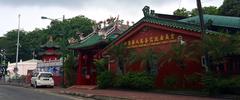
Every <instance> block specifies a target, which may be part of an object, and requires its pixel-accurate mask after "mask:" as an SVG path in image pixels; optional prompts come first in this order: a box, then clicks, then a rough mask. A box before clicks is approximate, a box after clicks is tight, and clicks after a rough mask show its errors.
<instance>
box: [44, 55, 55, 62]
mask: <svg viewBox="0 0 240 100" xmlns="http://www.w3.org/2000/svg"><path fill="white" fill-rule="evenodd" d="M55 59H58V56H57V55H43V56H42V60H43V61H49V60H55Z"/></svg>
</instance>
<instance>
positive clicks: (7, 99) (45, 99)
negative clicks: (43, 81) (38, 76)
mask: <svg viewBox="0 0 240 100" xmlns="http://www.w3.org/2000/svg"><path fill="white" fill-rule="evenodd" d="M0 100H85V99H82V98H75V97H72V96H66V95H60V94H54V93H50V92H46V91H41V90H38V89H32V88H23V87H16V86H9V85H0Z"/></svg>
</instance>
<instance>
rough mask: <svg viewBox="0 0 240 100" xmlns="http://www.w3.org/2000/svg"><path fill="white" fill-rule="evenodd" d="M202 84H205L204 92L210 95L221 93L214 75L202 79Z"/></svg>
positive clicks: (207, 74)
mask: <svg viewBox="0 0 240 100" xmlns="http://www.w3.org/2000/svg"><path fill="white" fill-rule="evenodd" d="M202 82H203V84H204V87H205V88H204V91H206V92H207V93H208V94H209V95H216V94H217V93H218V92H219V89H218V84H217V82H218V79H217V78H216V77H214V75H213V74H212V73H206V74H205V75H203V77H202Z"/></svg>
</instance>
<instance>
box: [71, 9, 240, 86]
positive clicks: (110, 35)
mask: <svg viewBox="0 0 240 100" xmlns="http://www.w3.org/2000/svg"><path fill="white" fill-rule="evenodd" d="M143 14H144V17H143V18H142V19H140V20H139V21H138V22H136V23H135V24H133V25H132V26H131V27H128V26H129V25H128V24H127V25H123V24H122V23H121V22H120V21H119V20H118V18H116V19H112V20H111V21H110V22H109V24H108V25H106V24H104V26H103V27H102V26H101V25H99V24H98V25H97V27H95V28H94V32H92V33H91V34H89V35H88V36H86V37H82V36H81V38H80V39H81V41H80V42H78V43H75V44H73V45H70V46H69V48H70V49H73V50H75V51H77V52H78V71H77V82H76V84H77V85H94V84H96V66H95V65H94V64H93V62H94V59H99V58H104V57H108V58H109V61H108V70H110V71H112V72H117V71H118V68H117V67H118V62H117V61H116V59H115V60H114V59H113V57H111V55H110V54H109V51H111V49H113V48H114V46H117V45H121V44H123V45H124V46H126V48H127V50H129V51H134V52H136V53H137V54H138V55H141V54H143V53H144V51H145V50H146V49H151V50H153V51H154V52H160V51H163V52H167V51H169V50H170V49H171V47H172V45H173V44H180V45H181V44H189V43H191V42H192V41H194V40H201V36H202V34H201V29H200V27H199V25H197V24H196V23H192V22H194V21H193V20H194V17H193V18H185V17H181V16H174V15H164V14H157V13H155V12H154V10H150V8H149V7H148V6H145V7H144V8H143ZM206 16H208V17H211V18H214V17H217V18H219V17H221V16H210V15H206ZM222 18H227V19H228V20H230V19H235V18H231V17H229V18H228V17H222ZM215 20H217V19H215V18H214V19H213V20H212V22H211V24H210V25H212V27H211V28H210V29H215V28H216V27H225V26H218V25H220V24H222V25H225V24H226V23H218V21H216V22H215ZM235 20H236V21H239V18H236V19H235ZM209 21H210V20H209ZM226 22H227V21H226ZM235 24H236V23H235ZM235 24H234V22H233V23H232V25H233V26H232V27H231V26H230V25H227V26H228V27H229V30H226V31H234V32H235V31H236V32H237V30H239V25H240V24H237V25H235ZM216 30H217V29H216ZM206 34H219V32H215V30H214V31H209V30H206ZM186 63H187V65H186V67H185V71H184V72H183V71H182V69H181V68H180V67H179V66H178V65H177V64H176V63H175V62H170V63H166V64H163V65H161V64H159V63H155V64H154V65H153V66H155V67H156V69H155V71H151V72H153V73H155V74H156V82H155V83H156V85H157V86H158V87H163V84H164V78H165V77H167V76H170V75H175V76H179V77H181V78H183V77H185V76H184V75H192V74H194V73H202V72H203V71H204V70H205V69H206V68H205V67H204V66H203V65H202V63H201V57H199V62H194V61H188V62H186ZM125 71H126V72H139V71H144V69H143V68H142V67H141V65H140V63H139V62H138V63H134V64H130V65H128V66H127V68H126V69H125Z"/></svg>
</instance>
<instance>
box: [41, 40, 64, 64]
mask: <svg viewBox="0 0 240 100" xmlns="http://www.w3.org/2000/svg"><path fill="white" fill-rule="evenodd" d="M41 48H42V49H43V50H44V51H43V52H41V53H39V55H40V56H41V58H42V61H44V62H46V61H51V60H57V59H59V58H60V56H61V53H60V52H58V50H59V49H60V46H59V45H57V44H56V43H54V41H53V38H52V36H50V37H49V41H48V42H47V43H46V44H44V45H41Z"/></svg>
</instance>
